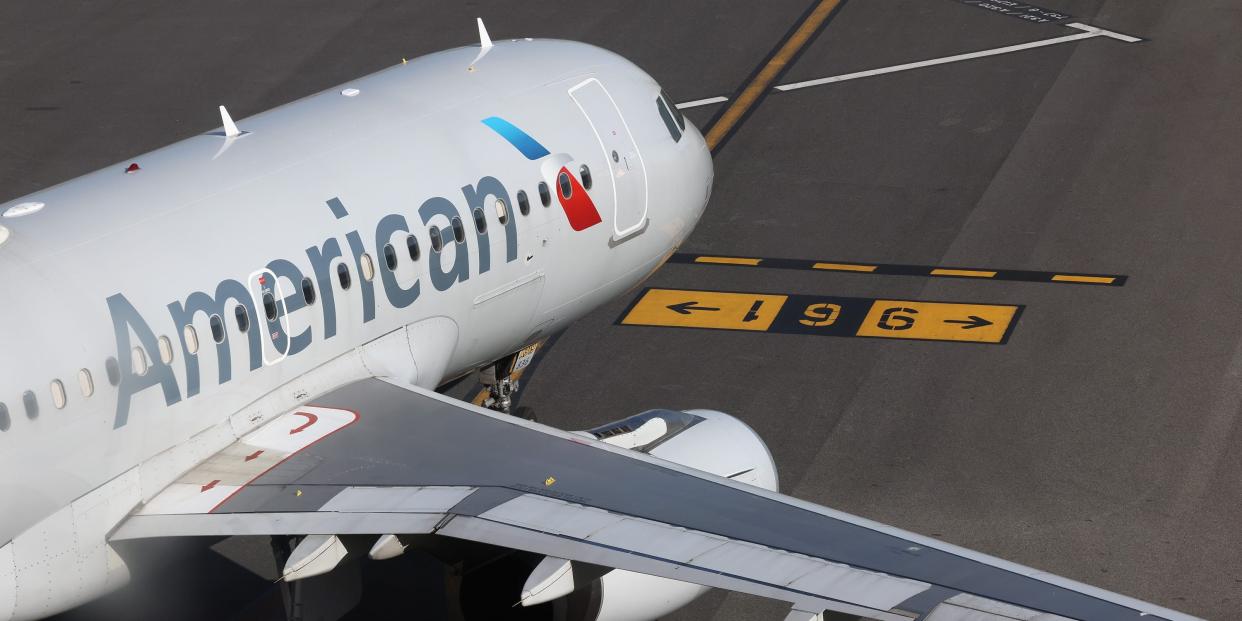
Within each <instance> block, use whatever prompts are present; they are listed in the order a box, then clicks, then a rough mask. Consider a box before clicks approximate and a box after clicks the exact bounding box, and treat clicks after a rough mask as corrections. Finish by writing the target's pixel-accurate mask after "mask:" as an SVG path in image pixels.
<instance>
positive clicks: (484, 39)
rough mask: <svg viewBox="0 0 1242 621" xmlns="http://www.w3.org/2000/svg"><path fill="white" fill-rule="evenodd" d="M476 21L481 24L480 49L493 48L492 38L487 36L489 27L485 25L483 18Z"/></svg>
mask: <svg viewBox="0 0 1242 621" xmlns="http://www.w3.org/2000/svg"><path fill="white" fill-rule="evenodd" d="M475 21H477V22H479V47H481V48H483V49H485V50H486V49H487V48H489V47H491V46H492V38H491V37H489V36H487V26H484V25H483V18H482V17H476V18H475Z"/></svg>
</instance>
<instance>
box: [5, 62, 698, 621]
mask: <svg viewBox="0 0 1242 621" xmlns="http://www.w3.org/2000/svg"><path fill="white" fill-rule="evenodd" d="M479 52H480V49H479V48H477V47H471V48H459V49H455V50H449V51H446V52H441V53H439V54H434V55H431V56H427V57H424V58H421V59H417V60H415V61H411V62H410V63H408V64H402V65H398V66H396V67H393V68H391V69H388V70H385V71H382V72H379V73H377V74H374V75H371V76H368V77H365V78H362V79H359V80H357V81H354V82H350V83H347V84H344V85H341V86H340V87H338V88H334V89H332V90H329V91H326V92H323V93H320V94H317V95H313V96H311V97H308V98H305V99H302V100H299V101H297V102H294V103H291V104H288V105H286V106H282V107H280V108H277V109H275V110H272V111H270V112H267V113H263V114H259V115H257V116H254V117H251V118H248V119H241V120H240V121H239V122H238V125H239V126H240V128H241V130H242V131H244V132H247V133H245V134H243V135H242V136H240V137H236V138H229V137H226V136H224V135H223V134H222V132H215V133H212V134H205V135H201V136H197V137H194V138H191V139H189V140H186V141H183V142H180V143H177V144H174V145H171V146H169V147H166V148H164V149H161V150H158V151H155V152H152V153H149V154H146V155H142V156H139V157H137V158H135V159H133V160H127V161H126V162H123V163H120V164H118V165H117V166H112V167H109V168H106V169H103V170H100V171H97V172H95V173H92V174H89V175H86V176H84V177H81V178H78V179H75V180H73V181H70V182H67V183H64V184H61V185H59V186H56V187H53V188H49V189H47V190H44V191H42V192H38V193H36V194H33V195H31V196H28V197H23V198H21V199H17V200H14V201H11V202H9V203H5V204H3V205H0V212H2V211H5V210H8V209H9V208H10V207H12V206H14V205H20V204H25V203H42V204H43V205H44V206H43V208H42V209H41V210H39V211H37V212H35V213H32V214H30V215H25V216H21V217H16V218H0V225H3V227H4V231H2V232H0V237H4V236H5V234H7V240H5V241H3V242H0V286H2V287H3V294H4V299H5V303H4V304H3V305H0V330H3V335H4V337H3V343H4V355H3V356H0V403H3V404H4V410H6V411H7V418H8V424H7V425H5V424H4V423H5V420H4V419H3V416H4V414H3V413H0V428H5V430H3V431H0V619H8V618H11V617H12V618H24V617H30V616H37V615H41V614H47V613H51V612H55V611H57V610H61V609H64V608H67V607H69V606H72V605H75V604H77V603H80V602H81V601H85V600H88V599H90V598H92V597H94V596H96V595H98V594H99V593H101V592H103V591H104V590H106V589H107V588H109V587H110V586H112V585H113V584H114V583H115V582H116V580H117V576H118V575H121V574H123V573H124V567H123V565H121V564H120V562H119V560H118V559H116V558H115V555H114V554H113V553H112V552H111V550H110V549H109V548H108V546H107V544H106V535H107V533H108V532H109V531H110V530H111V529H112V528H113V527H114V526H115V525H116V524H117V523H118V522H119V521H120V520H121V519H123V518H124V516H125V515H127V514H128V513H129V512H130V511H131V510H132V509H133V507H134V506H136V505H137V504H139V503H141V502H142V501H143V500H145V499H147V498H150V497H151V496H152V495H153V494H155V493H157V492H158V491H160V490H161V489H162V488H163V487H165V486H166V485H167V484H168V483H169V482H171V481H172V480H174V479H175V478H176V477H177V476H178V475H180V474H181V473H182V472H184V471H185V470H187V469H189V468H190V467H192V466H193V465H194V464H195V463H197V462H199V461H201V460H202V459H204V458H205V457H206V456H209V455H211V454H212V453H214V452H215V451H218V450H220V449H221V448H223V446H225V445H227V444H228V443H229V442H231V441H232V440H233V439H235V438H236V437H237V436H238V435H239V434H242V433H245V432H246V431H247V430H248V429H251V428H253V427H255V426H257V425H258V424H260V423H262V422H263V421H265V420H267V419H269V418H270V417H272V416H275V415H276V414H278V413H280V412H282V411H284V410H286V409H288V408H290V407H293V406H295V405H297V404H298V403H301V402H304V401H306V400H307V399H310V398H313V397H314V396H315V395H316V394H319V393H322V392H324V391H325V390H328V389H330V388H332V387H335V386H338V385H341V384H343V383H346V382H348V381H352V380H355V379H359V378H361V377H365V376H369V375H382V376H391V377H395V378H398V379H401V380H404V381H408V382H411V383H415V384H417V385H420V386H423V387H435V386H437V385H439V384H440V383H441V382H442V381H444V380H445V379H446V378H450V377H453V376H455V375H458V374H461V373H465V372H468V371H470V370H471V369H473V368H477V367H478V366H480V365H483V364H486V363H488V362H490V361H493V360H496V359H497V358H499V357H502V356H504V355H506V354H508V353H511V352H513V351H516V350H517V349H518V348H520V347H522V346H523V345H525V344H527V343H529V342H531V341H533V340H535V339H537V338H539V337H540V336H541V335H546V334H549V333H551V332H553V331H556V330H558V329H560V328H562V327H563V326H564V325H565V324H566V323H568V322H570V321H572V320H574V319H576V318H578V317H580V316H582V315H583V314H584V313H586V312H588V311H590V310H591V309H593V308H596V307H597V306H599V305H600V304H602V303H604V302H606V301H608V300H610V299H612V298H614V297H616V296H617V295H618V294H620V293H622V292H623V291H625V290H627V289H629V288H631V287H633V286H635V285H636V284H638V283H639V282H641V281H642V280H643V279H644V278H645V277H646V276H647V275H648V274H650V273H651V272H652V271H653V270H654V269H655V268H657V267H658V266H659V265H660V264H661V263H662V262H663V260H664V259H665V258H667V256H668V255H669V254H670V253H671V252H672V251H673V250H674V249H675V248H676V247H677V245H678V244H680V243H681V241H682V240H683V239H684V238H685V236H686V235H688V234H689V232H690V230H691V229H692V228H693V226H694V225H695V223H696V222H697V220H698V218H699V216H700V215H701V213H702V210H703V208H704V206H705V204H706V200H707V196H708V194H709V193H710V187H711V180H712V169H711V162H710V157H709V155H708V153H707V150H706V148H705V146H704V143H703V140H702V138H701V136H700V135H699V134H698V132H697V131H696V130H695V129H694V128H693V127H692V126H690V125H687V126H686V128H685V130H684V135H683V136H681V137H680V140H674V139H673V137H672V136H671V135H670V130H669V128H668V127H667V126H666V123H665V122H664V121H662V119H661V116H660V113H659V112H658V109H657V103H656V100H657V97H658V96H659V93H660V89H659V86H658V85H656V83H655V82H654V81H653V80H652V79H651V78H650V77H648V76H647V75H646V74H645V73H643V72H642V71H641V70H639V69H637V68H636V67H634V66H633V65H632V64H630V63H629V62H628V61H625V60H624V59H622V58H620V57H618V56H616V55H614V54H611V53H609V52H606V51H603V50H600V49H598V48H594V47H591V46H588V45H584V44H578V43H571V42H563V41H529V40H525V41H513V42H503V43H498V44H497V45H496V46H495V47H494V48H492V49H491V50H490V51H488V52H487V53H486V54H485V55H484V56H483V57H482V58H481V59H478V60H477V61H475V60H474V59H475V57H476V56H478V55H479ZM347 88H348V89H357V91H358V92H357V93H356V94H353V95H352V96H347V95H345V94H343V89H347ZM575 95H576V96H575ZM608 100H611V101H612V102H615V110H619V114H620V123H623V125H622V126H621V127H623V129H622V130H621V131H622V133H625V132H628V133H629V134H630V136H632V147H633V148H629V149H627V148H618V147H617V144H618V143H617V142H616V141H617V140H620V139H622V138H624V136H622V137H621V138H618V137H617V135H616V134H611V133H610V132H613V131H614V130H615V129H616V124H617V123H618V119H617V118H613V116H612V115H611V114H612V113H609V112H608V111H607V110H606V109H605V108H600V107H599V106H600V102H602V101H608ZM593 106H594V107H593ZM491 117H500V118H503V119H504V120H505V121H506V122H508V123H511V124H512V125H514V126H516V127H518V128H520V129H521V130H522V131H523V132H524V133H525V134H527V135H528V136H529V137H533V139H534V140H536V141H537V142H538V143H539V144H540V145H542V147H546V150H547V151H548V152H549V153H548V154H547V155H543V156H540V157H537V158H533V159H532V158H531V157H529V156H530V155H531V154H530V153H528V152H523V150H522V149H521V148H519V147H520V146H521V145H520V144H519V143H520V142H521V141H520V140H518V142H517V143H515V142H513V141H511V140H509V139H507V138H505V137H503V136H502V135H501V133H500V132H498V131H496V130H494V129H493V128H492V127H490V126H488V125H486V124H484V123H483V122H482V121H483V120H484V119H488V118H491ZM601 133H602V135H601ZM614 154H615V155H616V156H617V157H613V156H614ZM131 162H133V163H137V164H138V165H139V167H140V170H139V171H138V172H136V173H129V174H127V173H126V172H124V170H125V168H126V166H128V165H129V164H130V163H131ZM582 166H586V167H587V169H588V170H589V171H590V175H589V176H590V178H591V189H590V190H589V191H588V192H587V194H588V195H589V198H590V202H591V203H593V205H594V207H595V208H596V209H597V211H598V214H599V216H600V218H601V219H602V221H601V222H599V223H598V224H595V225H593V226H588V227H585V228H582V229H581V230H575V229H576V228H579V227H578V226H577V225H575V223H574V222H572V221H571V219H570V218H569V209H570V208H567V207H566V208H563V207H562V205H561V204H560V203H561V200H560V199H561V196H559V195H558V193H559V190H558V181H560V179H559V178H558V176H559V173H560V171H561V170H562V169H565V170H567V171H568V172H570V173H571V174H572V176H573V181H574V183H583V184H585V179H584V177H586V176H587V175H584V174H583V172H582V168H581V167H582ZM541 182H542V183H546V184H547V188H548V191H549V192H550V193H551V200H550V201H549V202H550V205H549V206H547V207H545V206H544V204H543V201H542V200H541V197H540V191H539V184H540V183H541ZM576 187H577V186H576ZM519 191H522V192H524V193H525V195H526V197H527V200H526V202H527V203H528V205H529V210H528V213H525V214H524V213H522V211H521V207H520V204H519V198H518V193H519ZM638 197H642V198H641V204H640V203H639V198H638ZM579 198H581V197H579ZM498 200H499V201H502V203H503V204H502V206H501V207H499V208H498V207H497V201H498ZM476 208H477V209H479V210H481V212H482V213H481V217H482V218H483V220H484V222H483V225H482V226H479V225H476V214H475V209H476ZM453 217H456V218H459V219H460V225H459V229H461V230H460V231H459V232H458V235H459V236H460V238H461V241H460V242H458V241H457V240H455V239H454V237H455V231H454V221H453V219H452V218H453ZM433 228H436V229H438V230H439V231H440V232H441V240H442V246H443V247H442V249H441V250H439V251H435V250H434V249H433V245H435V244H434V243H433V240H432V238H431V237H432V232H431V231H432V229H433ZM410 236H413V238H414V240H415V242H416V244H417V247H418V256H417V258H414V257H413V254H412V253H411V252H410V251H409V243H410V242H409V237H410ZM389 244H391V246H392V249H391V250H388V249H386V248H385V247H386V246H387V245H389ZM393 254H395V260H394V259H393V258H392V256H391V255H393ZM390 265H392V267H389V266H390ZM342 266H343V267H342ZM342 269H343V270H345V271H346V272H347V278H348V284H349V286H348V288H345V287H343V286H342V285H343V281H342V279H341V274H339V273H338V270H342ZM304 278H305V279H309V282H310V284H311V286H312V287H313V292H312V295H311V296H306V295H305V294H304V291H303V282H302V281H303V279H304ZM238 292H242V293H238ZM246 294H249V295H246ZM265 294H270V295H271V296H272V298H271V299H272V300H275V301H276V304H277V306H276V314H275V315H274V317H275V319H273V320H271V321H269V320H268V317H269V315H268V311H266V310H265V302H266V301H267V300H265ZM308 297H311V298H313V300H314V301H313V303H309V304H308V303H307V302H306V300H307V298H308ZM239 307H240V308H241V309H242V311H238V308H239ZM239 312H240V313H241V314H242V317H241V318H240V321H239ZM213 315H218V317H219V319H218V320H217V319H213V317H212V316H213ZM187 326H189V328H188V329H187ZM243 326H244V327H245V328H246V330H245V331H244V332H243V331H242V327H243ZM221 328H222V329H223V334H221V336H222V340H223V343H222V344H220V345H218V344H217V342H216V340H215V338H214V336H213V330H214V331H216V332H217V333H218V332H219V331H220V330H221ZM194 341H197V347H195V344H194ZM135 348H137V350H138V351H135ZM256 362H257V363H256ZM54 382H59V384H54ZM58 386H63V391H64V393H63V395H64V400H63V401H62V399H61V393H60V388H59V387H58ZM36 567H38V568H39V569H38V570H35V569H34V568H36Z"/></svg>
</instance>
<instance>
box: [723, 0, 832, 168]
mask: <svg viewBox="0 0 1242 621" xmlns="http://www.w3.org/2000/svg"><path fill="white" fill-rule="evenodd" d="M847 2H848V0H840V1H839V2H838V3H837V4H836V6H834V7H833V8H832V10H831V11H830V12H829V13H828V16H827V17H825V18H824V21H823V22H821V23H820V24H819V27H817V28H816V29H815V30H814V32H812V33H811V34H810V36H809V37H807V40H806V41H805V42H804V43H803V44H802V45H801V46H800V47H798V48H797V49H796V50H794V51H793V53H792V54H791V55H790V57H789V58H788V59H787V60H786V61H785V66H784V68H783V69H781V70H780V71H778V72H777V73H776V74H775V75H774V76H772V79H771V80H770V83H769V84H768V87H767V88H764V89H762V90H761V91H760V92H759V94H758V96H757V97H756V98H755V100H754V101H753V102H751V103H750V104H749V105H748V106H747V108H746V109H745V110H744V111H743V112H742V114H741V115H740V116H739V117H738V118H737V119H736V120H735V121H733V124H732V126H730V127H729V128H728V131H726V132H725V133H724V135H722V136H720V138H719V139H717V140H716V143H715V144H711V143H709V144H708V148H709V149H711V152H712V155H716V154H717V153H719V152H720V150H721V149H723V148H724V146H725V145H726V144H728V142H729V139H730V138H732V137H733V135H734V134H736V133H737V130H738V128H740V127H741V126H742V125H743V124H744V123H745V122H746V119H748V118H750V115H751V114H753V113H754V112H755V110H756V109H758V108H759V106H760V105H761V104H762V103H763V100H764V99H766V98H767V97H768V95H770V94H772V92H773V91H774V90H775V89H773V88H771V87H772V86H774V85H775V84H777V83H779V81H780V79H781V78H782V77H784V76H785V74H786V73H788V72H789V69H790V68H791V67H793V65H794V63H796V62H798V59H799V58H801V57H802V54H803V52H805V51H806V50H807V48H809V47H811V45H812V44H814V43H815V40H816V39H818V38H819V34H820V33H821V32H823V31H824V30H825V29H826V28H827V27H828V24H829V23H831V22H832V20H833V19H834V18H836V16H837V15H838V14H840V13H841V9H842V8H844V7H845V4H846V3H847ZM823 3H824V0H813V1H812V2H811V4H810V6H808V7H807V8H806V10H805V11H803V12H802V15H800V16H798V19H797V20H795V21H794V23H793V25H792V26H790V27H789V30H788V31H786V32H785V34H784V36H782V37H781V39H780V40H779V41H777V42H776V45H774V46H772V49H771V50H770V51H769V52H768V53H767V55H765V56H764V57H763V60H762V61H760V62H759V64H757V65H755V68H754V69H753V70H752V71H751V72H750V75H748V76H746V79H745V80H742V83H741V84H740V85H738V87H737V89H736V90H734V91H733V92H732V93H731V94H730V95H729V100H728V101H725V102H721V103H723V104H724V105H722V106H721V107H720V109H719V110H717V111H716V114H714V115H712V118H711V120H710V121H708V122H707V124H706V125H705V127H706V128H707V129H706V130H705V131H704V132H703V136H704V138H707V137H709V136H710V135H711V134H712V130H714V129H715V127H716V124H717V123H719V122H720V120H721V119H722V118H724V116H725V115H726V114H728V113H729V111H730V110H731V109H732V108H733V106H734V105H735V104H736V103H737V102H738V100H739V98H740V97H741V95H742V93H744V92H745V91H746V90H747V89H748V88H750V86H751V84H752V83H754V81H755V79H756V78H758V77H759V74H761V73H763V70H764V68H766V67H767V66H768V64H769V63H771V62H772V59H774V58H776V55H777V54H779V53H780V52H781V50H782V49H783V48H784V47H785V44H786V43H788V42H789V40H790V39H791V38H793V36H794V34H796V33H797V32H798V30H799V29H800V28H801V27H802V24H803V23H805V22H806V20H807V19H809V18H810V17H811V16H812V15H813V14H814V13H815V9H817V8H819V6H820V5H821V4H823Z"/></svg>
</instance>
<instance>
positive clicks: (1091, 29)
mask: <svg viewBox="0 0 1242 621" xmlns="http://www.w3.org/2000/svg"><path fill="white" fill-rule="evenodd" d="M1066 26H1067V27H1069V28H1073V29H1075V30H1081V31H1082V32H1080V33H1078V34H1072V35H1066V36H1064V37H1055V38H1052V39H1043V40H1041V41H1031V42H1030V43H1019V44H1018V45H1007V46H1005V47H998V48H994V49H990V50H982V51H978V52H968V53H966V54H957V55H955V56H945V57H944V58H933V59H931V60H923V61H919V62H915V63H906V64H904V65H894V66H892V67H883V68H880V69H871V70H868V71H859V72H856V73H846V74H842V75H834V76H830V77H827V78H819V79H816V80H807V81H805V82H794V83H792V84H781V85H778V86H776V87H775V88H776V90H778V91H794V90H798V89H800V88H808V87H811V86H821V85H824V84H831V83H833V82H844V81H846V80H856V79H858V78H869V77H871V76H875V75H884V74H886V73H896V72H898V71H907V70H909V69H918V68H920V67H931V66H934V65H944V64H947V63H955V62H958V61H962V60H971V59H973V58H984V57H987V56H998V55H1000V54H1008V53H1010V52H1018V51H1021V50H1029V49H1033V48H1037V47H1046V46H1049V45H1057V44H1059V43H1069V42H1071V41H1081V40H1083V39H1090V38H1093V37H1108V38H1110V39H1116V40H1118V41H1125V42H1126V43H1138V42H1140V41H1142V40H1143V39H1141V38H1139V37H1132V36H1130V35H1127V34H1122V33H1120V32H1113V31H1111V30H1105V29H1103V28H1096V27H1095V26H1090V25H1087V24H1083V23H1080V22H1073V23H1070V24H1066ZM726 101H729V98H728V97H708V98H707V99H696V100H694V101H687V102H683V103H679V104H677V109H678V110H685V109H687V108H697V107H699V106H710V105H712V104H717V103H722V102H726Z"/></svg>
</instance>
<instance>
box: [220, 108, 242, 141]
mask: <svg viewBox="0 0 1242 621" xmlns="http://www.w3.org/2000/svg"><path fill="white" fill-rule="evenodd" d="M220 122H221V124H222V125H224V137H225V138H236V137H238V136H240V135H242V132H241V130H240V129H237V123H234V122H233V117H231V116H229V111H228V110H226V109H225V108H224V106H220Z"/></svg>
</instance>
